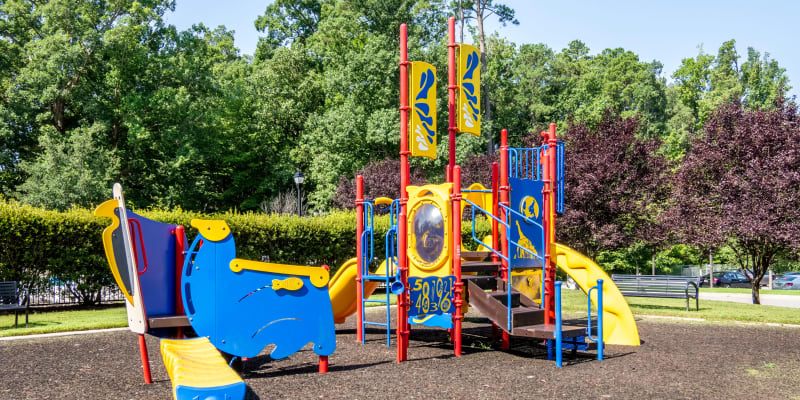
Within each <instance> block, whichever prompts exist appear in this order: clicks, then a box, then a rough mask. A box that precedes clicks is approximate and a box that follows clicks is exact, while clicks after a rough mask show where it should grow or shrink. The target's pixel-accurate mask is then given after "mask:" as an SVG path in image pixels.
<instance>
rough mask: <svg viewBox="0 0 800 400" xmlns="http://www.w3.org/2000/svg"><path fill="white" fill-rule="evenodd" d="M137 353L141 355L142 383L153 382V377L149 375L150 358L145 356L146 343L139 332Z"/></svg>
mask: <svg viewBox="0 0 800 400" xmlns="http://www.w3.org/2000/svg"><path fill="white" fill-rule="evenodd" d="M139 354H140V355H141V356H142V371H143V372H144V383H146V384H148V385H149V384H151V383H153V377H152V376H151V375H150V358H149V357H148V356H147V343H146V342H145V341H144V335H143V334H139Z"/></svg>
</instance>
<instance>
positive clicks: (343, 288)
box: [328, 258, 386, 324]
mask: <svg viewBox="0 0 800 400" xmlns="http://www.w3.org/2000/svg"><path fill="white" fill-rule="evenodd" d="M385 273H386V261H383V262H382V263H381V265H380V266H378V270H377V271H375V272H373V274H375V275H380V274H385ZM356 275H358V263H357V262H356V259H355V258H351V259H349V260H347V261H345V263H344V264H342V267H341V268H339V270H338V271H336V274H335V275H334V276H333V278H331V281H330V283H328V294H330V296H331V306H332V307H333V322H335V323H337V324H343V323H344V321H345V319H347V317H349V316H350V315H353V314H354V313H355V312H356V308H358V306H357V304H356V298H357V294H356V291H357V287H356ZM377 287H378V282H376V281H366V282H365V284H364V297H369V296H370V295H372V292H374V291H375V288H377Z"/></svg>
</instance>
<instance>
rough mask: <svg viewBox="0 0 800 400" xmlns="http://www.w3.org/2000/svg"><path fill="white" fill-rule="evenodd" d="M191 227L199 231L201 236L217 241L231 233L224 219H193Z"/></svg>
mask: <svg viewBox="0 0 800 400" xmlns="http://www.w3.org/2000/svg"><path fill="white" fill-rule="evenodd" d="M191 224H192V227H194V228H195V229H197V230H198V231H200V233H202V234H203V237H204V238H206V239H208V240H210V241H212V242H219V241H220V240H223V239H225V238H226V237H228V235H230V234H231V228H229V227H228V224H227V223H226V222H225V221H220V220H211V219H193V220H192V222H191Z"/></svg>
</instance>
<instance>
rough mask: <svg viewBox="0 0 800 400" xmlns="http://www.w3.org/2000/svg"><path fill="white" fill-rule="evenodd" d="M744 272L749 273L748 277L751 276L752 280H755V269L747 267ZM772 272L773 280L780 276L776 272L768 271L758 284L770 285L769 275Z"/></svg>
mask: <svg viewBox="0 0 800 400" xmlns="http://www.w3.org/2000/svg"><path fill="white" fill-rule="evenodd" d="M744 272H745V275H747V277H748V278H750V280H751V281H752V280H753V270H751V269H746V270H744ZM770 274H772V280H773V281H774V280H775V279H776V278H777V277H778V275H775V273H774V272H772V271H767V272H765V273H764V276H762V277H761V281H760V282H758V284H759V285H761V286H768V285H769V275H770Z"/></svg>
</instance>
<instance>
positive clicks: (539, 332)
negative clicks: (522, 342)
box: [511, 323, 586, 339]
mask: <svg viewBox="0 0 800 400" xmlns="http://www.w3.org/2000/svg"><path fill="white" fill-rule="evenodd" d="M511 334H512V335H513V336H525V337H533V338H540V339H555V338H556V326H555V324H550V325H545V324H543V323H540V324H535V325H527V326H519V327H515V328H514V329H512V331H511ZM585 335H586V328H585V327H582V326H577V325H561V337H563V338H572V337H580V336H585Z"/></svg>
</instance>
